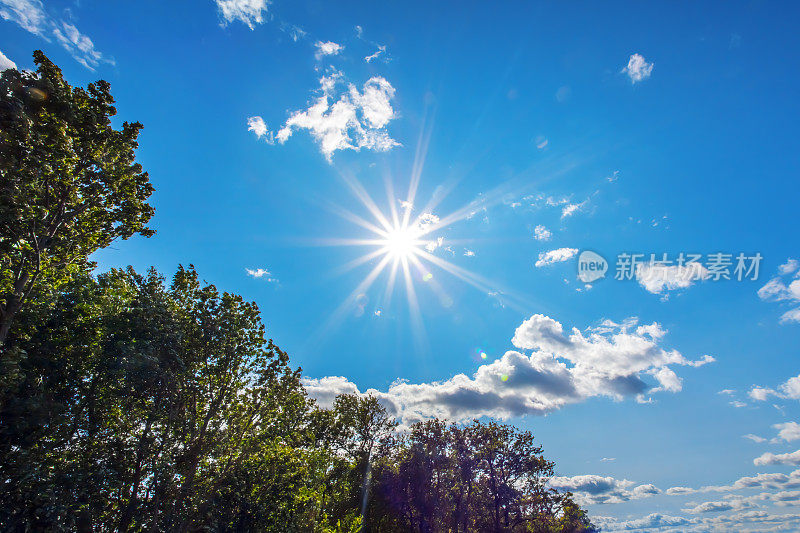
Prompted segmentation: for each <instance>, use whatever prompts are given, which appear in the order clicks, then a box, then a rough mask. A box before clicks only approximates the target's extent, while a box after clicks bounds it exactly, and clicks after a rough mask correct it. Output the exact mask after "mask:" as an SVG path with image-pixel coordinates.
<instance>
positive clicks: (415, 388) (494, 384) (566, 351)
mask: <svg viewBox="0 0 800 533" xmlns="http://www.w3.org/2000/svg"><path fill="white" fill-rule="evenodd" d="M665 334H666V331H664V330H663V329H662V328H661V327H660V326H659V325H658V324H649V325H642V326H638V321H637V320H636V319H635V318H631V319H628V320H626V321H624V322H623V323H622V324H616V323H614V322H611V321H605V322H604V323H603V326H602V330H601V331H599V330H597V329H593V328H592V329H589V330H587V331H586V332H582V331H580V330H578V329H577V328H573V329H572V330H571V332H569V333H565V332H564V328H563V326H562V325H561V323H560V322H558V321H556V320H553V319H552V318H550V317H547V316H544V315H533V316H532V317H530V318H529V319H528V320H526V321H525V322H523V323H522V324H521V325H520V326H519V327H518V328H517V330H516V331H515V333H514V336H513V338H512V341H511V343H512V344H513V346H514V347H515V348H516V350H511V351H508V352H506V353H505V354H504V355H503V356H502V357H500V358H499V359H497V360H495V361H493V362H492V363H488V364H484V365H481V366H479V367H478V369H477V370H476V371H475V373H474V374H472V375H471V376H467V375H465V374H457V375H455V376H453V377H451V378H449V379H447V380H444V381H434V382H429V383H416V384H415V383H410V382H408V381H404V380H398V381H396V382H394V383H392V384H391V385H390V386H389V388H388V389H387V390H386V391H380V390H376V389H369V390H366V391H363V393H364V394H373V395H375V396H376V397H377V398H378V399H379V400H380V401H381V402H382V403H383V405H385V406H386V407H387V409H388V410H389V412H391V413H392V414H393V415H395V416H397V417H398V418H400V419H401V420H402V421H403V422H404V423H413V422H417V421H420V420H425V419H429V418H431V417H438V418H443V419H447V420H453V421H464V420H469V419H472V418H475V417H482V416H489V417H494V418H499V419H506V418H509V417H514V416H523V415H543V414H546V413H549V412H552V411H555V410H558V409H560V408H562V407H564V406H566V405H569V404H572V403H577V402H581V401H584V400H586V399H587V398H591V397H597V396H605V397H608V398H613V399H615V400H622V399H624V398H630V397H635V398H638V399H644V397H645V394H647V393H650V392H655V391H670V392H676V391H678V390H680V383H679V382H678V383H677V384H676V382H675V379H674V377H673V376H672V375H669V374H668V373H665V372H661V369H664V368H668V367H671V366H673V365H688V364H689V363H691V361H689V360H687V359H686V358H684V357H683V355H681V354H680V352H678V351H676V350H668V349H665V348H663V347H662V346H661V341H662V337H663V336H664V335H665ZM523 350H529V351H530V352H529V353H528V354H526V353H524V352H523ZM648 380H649V381H650V383H648ZM304 382H305V383H306V385H307V387H308V389H309V394H310V395H311V396H312V397H316V395H317V394H318V393H319V394H320V395H321V396H322V397H325V398H331V397H334V396H335V395H336V394H337V393H339V392H354V391H357V390H358V389H357V387H356V385H355V384H353V383H351V382H350V381H347V380H344V379H338V378H337V379H332V378H321V379H310V378H306V379H305V381H304Z"/></svg>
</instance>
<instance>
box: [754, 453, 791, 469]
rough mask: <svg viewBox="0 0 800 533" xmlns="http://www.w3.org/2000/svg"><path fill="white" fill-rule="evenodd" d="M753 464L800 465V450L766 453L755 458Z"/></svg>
mask: <svg viewBox="0 0 800 533" xmlns="http://www.w3.org/2000/svg"><path fill="white" fill-rule="evenodd" d="M753 464H754V465H756V466H764V465H800V450H797V451H796V452H791V453H779V454H773V453H769V452H768V453H765V454H762V455H760V456H758V457H756V458H755V459H753Z"/></svg>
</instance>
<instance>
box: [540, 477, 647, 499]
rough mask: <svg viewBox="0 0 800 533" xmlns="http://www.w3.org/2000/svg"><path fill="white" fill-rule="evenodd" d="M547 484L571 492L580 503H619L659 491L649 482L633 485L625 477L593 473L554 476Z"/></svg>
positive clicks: (645, 496)
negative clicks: (616, 477) (619, 477)
mask: <svg viewBox="0 0 800 533" xmlns="http://www.w3.org/2000/svg"><path fill="white" fill-rule="evenodd" d="M548 485H549V486H550V487H551V488H554V489H557V490H559V491H562V492H565V491H569V492H572V493H573V494H574V495H575V499H576V501H577V502H578V503H579V504H580V505H598V504H606V503H621V502H626V501H629V500H638V499H642V498H648V497H650V496H655V495H656V494H660V493H661V490H660V489H658V488H657V487H656V486H655V485H652V484H649V483H648V484H646V485H638V486H636V487H634V485H635V483H634V482H633V481H628V480H627V479H615V478H613V477H603V476H598V475H594V474H584V475H579V476H572V477H561V476H555V477H552V478H550V481H549V482H548Z"/></svg>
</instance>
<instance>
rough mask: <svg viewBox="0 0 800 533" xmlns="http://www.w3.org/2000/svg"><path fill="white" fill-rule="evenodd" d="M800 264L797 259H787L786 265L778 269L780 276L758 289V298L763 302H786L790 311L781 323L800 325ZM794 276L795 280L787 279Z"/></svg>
mask: <svg viewBox="0 0 800 533" xmlns="http://www.w3.org/2000/svg"><path fill="white" fill-rule="evenodd" d="M798 267H800V262H799V261H797V260H796V259H787V261H786V263H784V264H782V265H780V266H779V267H778V273H779V275H778V276H776V277H774V278H772V279H770V280H769V281H768V282H767V283H766V285H764V286H763V287H761V288H760V289H758V297H759V298H761V299H762V300H767V301H773V302H785V303H786V304H788V305H790V306H791V307H792V309H789V310H788V311H786V312H785V313H783V315H781V318H780V321H781V323H786V322H796V323H800V306H798V304H800V271H798ZM790 276H792V277H793V278H794V279H787V278H789V277H790Z"/></svg>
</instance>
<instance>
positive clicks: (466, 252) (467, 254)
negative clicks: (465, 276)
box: [464, 248, 475, 257]
mask: <svg viewBox="0 0 800 533" xmlns="http://www.w3.org/2000/svg"><path fill="white" fill-rule="evenodd" d="M464 257H475V252H473V251H472V250H470V249H469V248H464Z"/></svg>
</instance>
